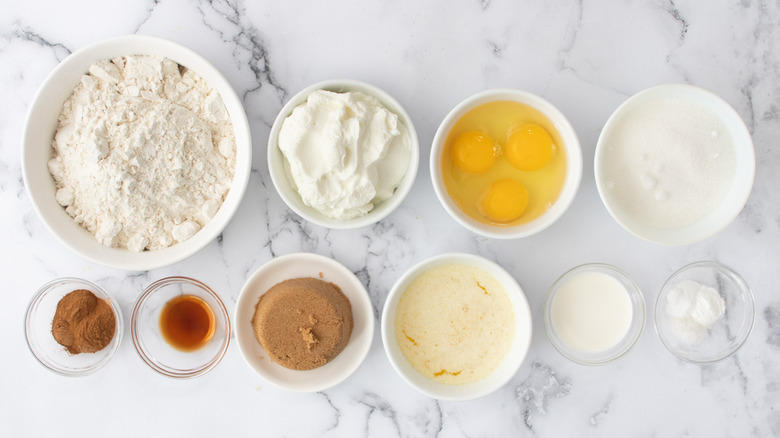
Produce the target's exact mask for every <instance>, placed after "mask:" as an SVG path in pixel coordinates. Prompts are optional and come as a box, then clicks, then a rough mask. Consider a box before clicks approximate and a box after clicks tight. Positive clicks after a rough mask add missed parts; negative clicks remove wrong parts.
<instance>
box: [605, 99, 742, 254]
mask: <svg viewBox="0 0 780 438" xmlns="http://www.w3.org/2000/svg"><path fill="white" fill-rule="evenodd" d="M594 171H595V177H596V187H597V188H598V192H599V195H600V196H601V200H602V202H603V203H604V206H605V207H606V208H607V210H608V211H609V213H610V215H612V217H613V218H614V219H615V220H616V221H617V222H618V223H619V224H620V225H621V226H622V227H623V228H625V229H626V230H627V231H629V232H631V233H632V234H634V235H636V236H638V237H641V238H643V239H645V240H648V241H651V242H656V243H660V244H666V245H686V244H691V243H695V242H699V241H701V240H704V239H706V238H708V237H711V236H713V235H715V234H717V233H718V232H719V231H721V230H722V229H723V228H725V227H726V226H728V225H729V224H730V223H731V222H732V221H733V220H734V218H736V217H737V215H738V214H739V213H740V211H742V208H743V207H744V206H745V203H746V202H747V198H748V196H749V195H750V191H751V190H752V187H753V178H754V175H755V152H754V150H753V141H752V139H751V136H750V133H749V132H748V129H747V127H746V126H745V123H744V122H743V121H742V118H741V117H740V116H739V114H738V113H737V112H736V111H735V110H734V109H733V108H732V107H731V106H730V105H729V104H728V103H727V102H726V101H725V100H723V99H721V98H720V97H718V96H717V95H715V94H713V93H711V92H709V91H707V90H704V89H702V88H698V87H695V86H691V85H681V84H674V85H662V86H657V87H653V88H649V89H647V90H644V91H642V92H640V93H638V94H636V95H634V96H632V97H631V98H629V99H628V100H626V101H625V102H624V103H623V104H622V105H620V106H619V107H618V108H617V110H615V112H614V113H613V114H612V115H611V116H610V118H609V119H608V120H607V123H606V124H605V125H604V128H603V130H602V131H601V135H600V136H599V140H598V143H597V145H596V154H595V162H594Z"/></svg>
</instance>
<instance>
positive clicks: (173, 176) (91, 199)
mask: <svg viewBox="0 0 780 438" xmlns="http://www.w3.org/2000/svg"><path fill="white" fill-rule="evenodd" d="M53 147H54V158H53V159H51V160H50V161H49V171H50V172H51V174H52V175H53V176H54V179H55V182H56V185H57V192H56V199H57V202H58V203H59V204H60V205H62V206H63V207H65V210H66V211H67V212H68V214H69V215H70V216H72V217H73V219H74V220H75V221H76V222H77V223H79V224H81V226H83V227H84V228H86V229H87V230H89V231H90V232H91V233H92V234H94V235H95V237H96V238H97V240H98V241H99V242H100V243H102V244H104V245H106V246H112V247H120V248H128V249H130V250H132V251H143V250H144V249H149V250H155V249H161V248H165V247H168V246H171V245H173V244H174V243H177V242H182V241H184V240H186V239H188V238H190V237H192V236H193V235H194V234H195V233H197V232H198V231H199V230H200V229H201V228H202V227H203V226H205V225H206V223H208V221H209V220H210V219H211V218H212V217H214V215H215V214H216V213H217V211H218V210H219V207H220V206H221V205H222V202H223V201H224V199H225V196H226V195H227V192H228V189H229V188H230V184H231V181H232V179H233V172H234V167H235V140H234V137H233V126H232V124H231V122H230V119H229V117H228V113H227V110H226V109H225V105H224V103H223V102H222V98H221V97H220V96H219V93H218V92H216V91H215V90H213V89H212V88H211V87H209V85H208V84H207V83H206V82H205V81H204V80H203V79H202V78H201V77H199V76H198V75H196V74H195V73H194V72H192V71H189V70H187V69H185V68H183V67H181V66H179V65H178V64H177V63H175V62H173V61H171V60H169V59H166V58H161V57H150V56H128V57H125V58H116V59H113V60H103V61H99V62H97V63H95V64H94V65H92V66H91V67H90V69H89V74H87V75H84V76H83V77H82V78H81V82H80V83H79V85H78V86H77V87H76V88H75V90H74V91H73V94H72V95H71V96H70V98H68V100H67V101H66V102H65V104H64V105H63V108H62V113H61V114H60V117H59V127H58V130H57V133H56V135H55V138H54V142H53Z"/></svg>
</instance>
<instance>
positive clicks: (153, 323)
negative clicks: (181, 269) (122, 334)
mask: <svg viewBox="0 0 780 438" xmlns="http://www.w3.org/2000/svg"><path fill="white" fill-rule="evenodd" d="M130 333H131V336H132V338H133V345H134V346H135V349H136V351H138V354H139V356H141V359H143V361H144V362H146V364H147V365H149V366H150V367H151V368H152V369H153V370H155V371H157V372H159V373H160V374H163V375H165V376H168V377H173V378H178V379H187V378H192V377H197V376H200V375H203V374H205V373H207V372H208V371H210V370H212V369H213V368H214V367H216V366H217V364H219V362H220V361H221V360H222V358H223V357H224V355H225V352H226V351H227V348H228V344H229V343H230V317H229V314H228V311H227V308H226V307H225V304H224V303H223V302H222V299H220V298H219V295H217V293H216V292H214V290H213V289H211V288H210V287H209V286H207V285H206V284H204V283H202V282H200V281H198V280H195V279H193V278H189V277H167V278H163V279H161V280H158V281H156V282H154V283H152V284H151V285H149V286H148V287H147V288H146V289H144V291H143V293H141V295H140V296H139V297H138V300H136V303H135V306H134V307H133V313H132V316H131V317H130Z"/></svg>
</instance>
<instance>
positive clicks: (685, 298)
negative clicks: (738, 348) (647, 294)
mask: <svg viewBox="0 0 780 438" xmlns="http://www.w3.org/2000/svg"><path fill="white" fill-rule="evenodd" d="M725 312H726V302H725V301H724V300H723V298H722V297H721V296H720V294H719V293H718V291H717V290H715V289H713V288H711V287H709V286H705V285H703V284H699V283H697V282H695V281H691V280H685V281H682V282H680V283H678V284H676V285H675V286H674V287H673V288H672V289H671V290H670V291H669V294H668V295H667V296H666V316H667V317H668V318H669V328H670V329H671V331H672V333H673V334H674V335H675V336H676V337H677V339H679V340H680V341H682V342H684V343H686V344H690V345H695V344H699V343H701V342H702V341H703V340H704V338H706V337H707V331H708V330H709V328H710V327H711V326H712V325H713V324H715V323H716V322H717V321H718V320H719V319H720V318H721V317H723V315H724V313H725Z"/></svg>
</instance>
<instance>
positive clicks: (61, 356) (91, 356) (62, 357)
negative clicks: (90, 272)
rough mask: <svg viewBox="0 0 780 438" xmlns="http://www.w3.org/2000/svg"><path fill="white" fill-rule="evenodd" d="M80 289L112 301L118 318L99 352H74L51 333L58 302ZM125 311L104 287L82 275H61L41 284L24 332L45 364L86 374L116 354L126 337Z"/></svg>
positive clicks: (62, 371)
mask: <svg viewBox="0 0 780 438" xmlns="http://www.w3.org/2000/svg"><path fill="white" fill-rule="evenodd" d="M77 289H87V290H89V291H91V292H92V293H94V294H95V295H96V296H97V297H98V298H101V299H104V300H106V301H108V303H109V304H110V305H111V310H112V311H113V312H114V319H115V320H116V331H115V332H114V338H113V339H112V340H111V343H109V344H108V345H107V346H106V348H104V349H102V350H100V351H98V352H95V353H81V354H70V353H68V351H67V350H66V349H65V347H63V346H62V345H60V344H59V343H58V342H57V341H56V340H54V336H53V335H52V333H51V324H52V320H53V319H54V313H55V312H56V311H57V303H59V302H60V300H61V299H62V297H64V296H65V295H67V294H68V293H70V292H73V291H74V290H77ZM123 325H124V324H123V322H122V311H121V309H120V308H119V305H118V304H117V303H116V302H115V301H114V300H112V299H111V297H110V296H109V295H108V293H106V291H105V290H103V289H102V288H101V287H100V286H98V285H96V284H94V283H91V282H89V281H87V280H82V279H80V278H72V277H66V278H58V279H56V280H53V281H50V282H49V283H46V284H45V285H43V287H41V288H40V289H39V290H38V292H37V293H36V294H35V296H33V298H32V301H30V305H29V306H28V307H27V316H26V318H25V322H24V332H25V336H26V337H27V345H28V346H29V347H30V351H32V354H33V355H34V356H35V358H36V359H38V360H39V361H40V362H41V364H43V366H45V367H46V368H48V369H50V370H51V371H54V372H55V373H57V374H60V375H63V376H86V375H87V374H91V373H94V372H95V371H97V370H99V369H100V368H102V367H104V366H105V365H106V364H107V363H108V362H109V361H110V360H111V358H112V357H113V356H114V353H115V352H116V350H117V348H119V344H120V342H121V340H122V327H123Z"/></svg>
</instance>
